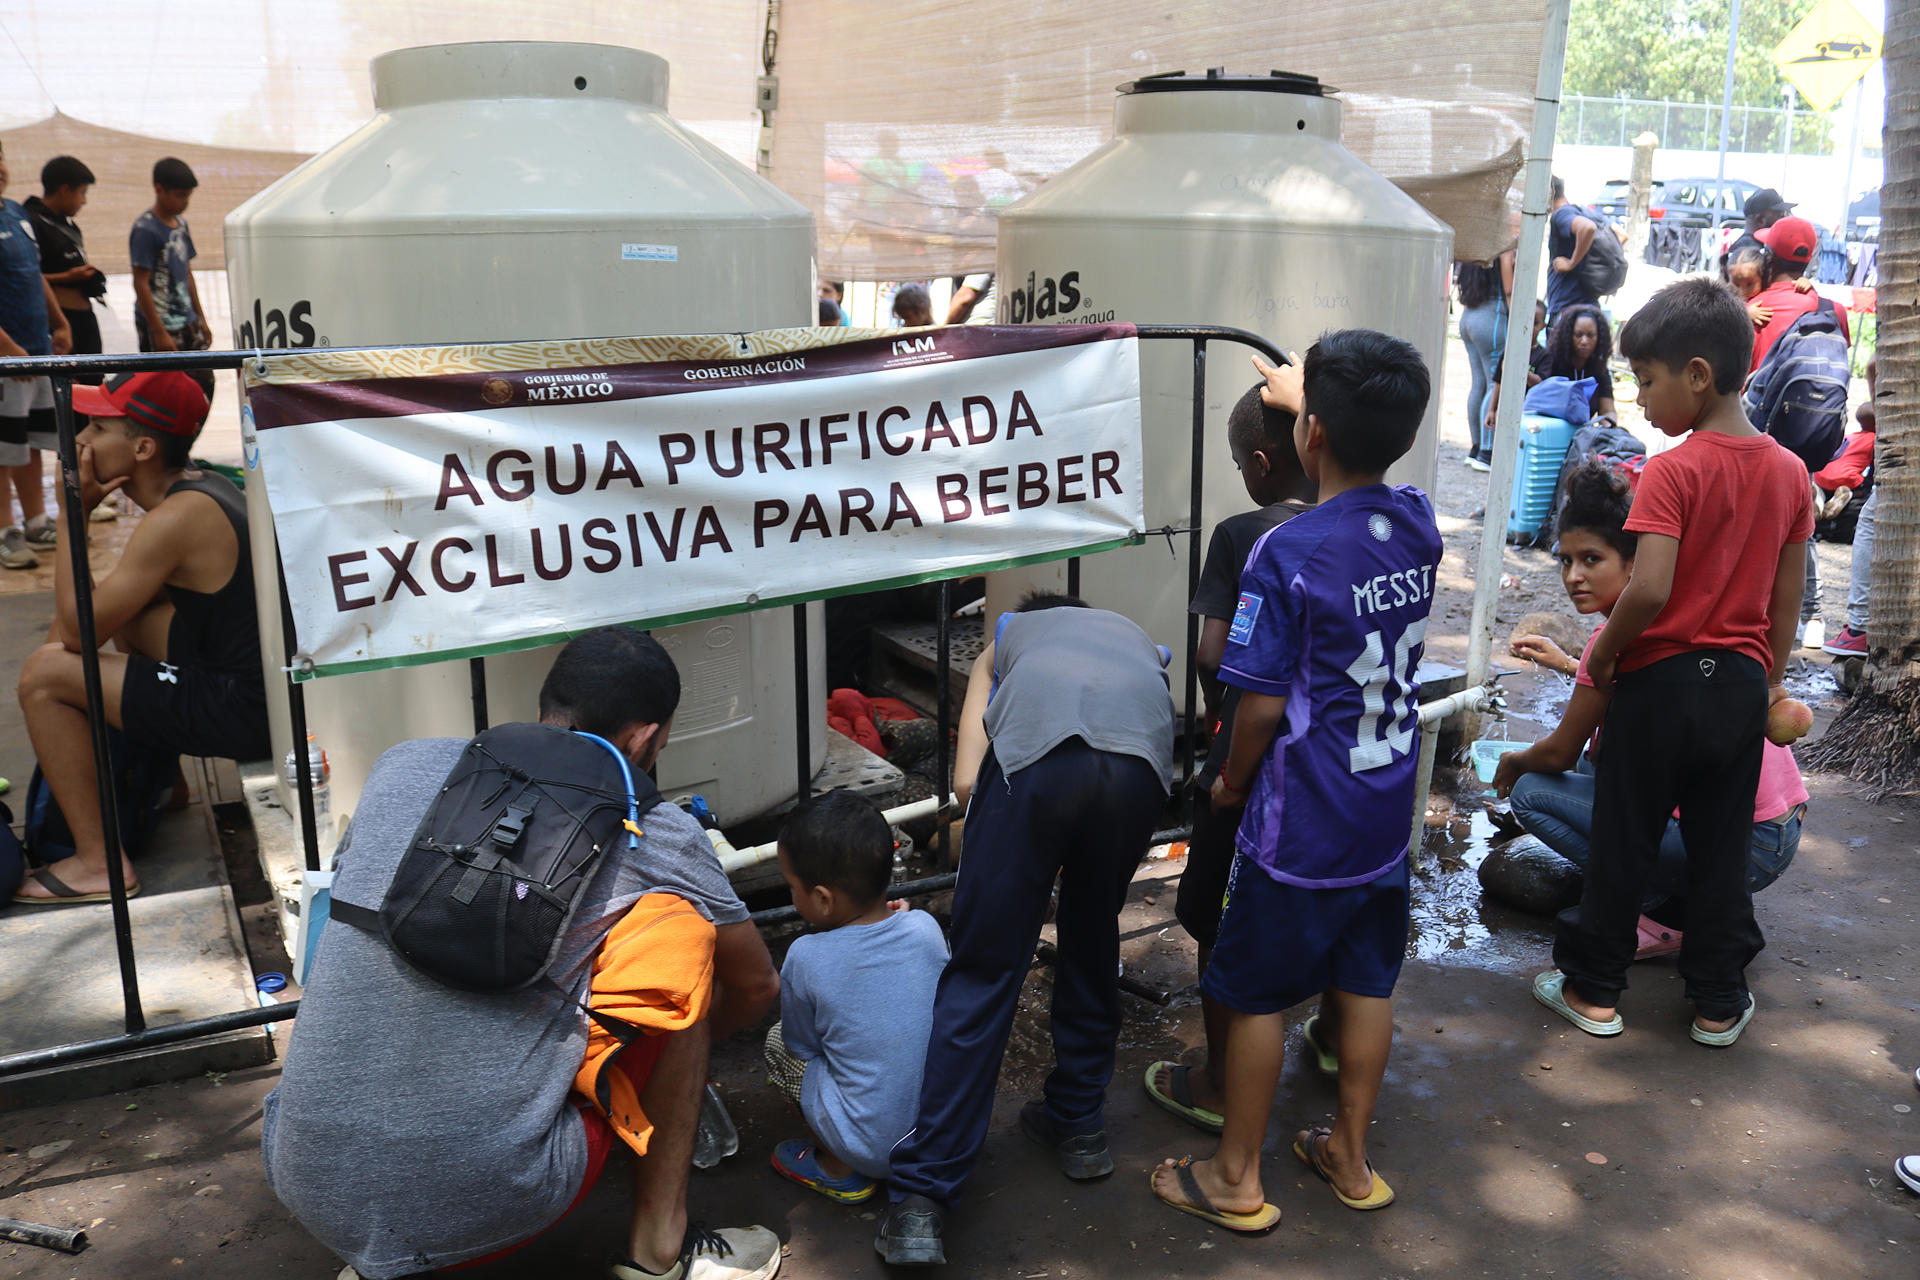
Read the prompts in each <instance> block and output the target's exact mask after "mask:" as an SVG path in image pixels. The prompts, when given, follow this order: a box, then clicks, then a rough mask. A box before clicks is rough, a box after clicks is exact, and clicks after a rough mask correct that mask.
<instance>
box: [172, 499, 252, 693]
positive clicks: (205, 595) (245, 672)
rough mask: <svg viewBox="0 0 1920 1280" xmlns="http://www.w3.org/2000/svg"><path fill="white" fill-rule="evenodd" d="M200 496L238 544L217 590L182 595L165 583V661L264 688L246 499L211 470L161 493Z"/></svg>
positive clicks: (182, 592)
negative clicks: (169, 605)
mask: <svg viewBox="0 0 1920 1280" xmlns="http://www.w3.org/2000/svg"><path fill="white" fill-rule="evenodd" d="M183 491H191V492H194V493H204V494H206V495H207V496H208V497H209V498H212V499H213V500H214V501H215V502H217V503H219V504H220V510H221V512H222V514H224V515H225V516H226V517H227V523H228V524H230V525H232V526H233V536H234V539H235V541H237V542H238V544H239V553H240V554H239V558H238V559H236V560H235V561H234V565H233V576H232V577H231V578H228V579H227V585H226V586H224V587H221V588H220V589H219V590H218V591H214V592H202V591H188V590H186V589H185V588H184V587H176V586H173V585H171V584H169V585H168V587H167V599H168V600H170V601H172V602H173V626H172V627H171V628H170V629H169V630H168V631H167V661H168V662H170V663H172V664H173V665H174V666H180V667H185V666H193V667H201V668H204V669H207V670H212V671H223V672H226V673H227V674H229V675H232V676H234V677H236V678H238V679H240V680H242V681H245V682H247V683H250V684H254V685H264V683H265V677H264V676H263V675H262V674H261V670H260V618H259V615H258V614H257V613H256V612H255V611H254V610H255V606H254V599H253V551H252V547H251V545H250V543H249V540H248V538H247V500H246V498H244V497H242V496H241V493H240V491H239V490H238V489H236V488H234V486H233V482H232V481H231V480H229V479H227V478H226V477H225V476H223V475H219V474H217V473H216V472H212V471H202V472H200V473H199V474H198V475H197V476H195V477H193V478H191V479H185V480H178V481H176V482H175V483H174V485H173V487H172V488H170V489H168V490H167V496H168V497H169V498H171V497H172V496H173V495H174V494H176V493H181V492H183Z"/></svg>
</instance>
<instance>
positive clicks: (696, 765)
mask: <svg viewBox="0 0 1920 1280" xmlns="http://www.w3.org/2000/svg"><path fill="white" fill-rule="evenodd" d="M373 96H374V106H375V111H376V114H375V116H374V118H373V119H372V120H371V121H370V122H368V123H367V124H366V125H365V126H364V127H362V128H361V129H359V130H358V131H356V132H355V133H353V134H352V135H350V136H349V137H347V138H346V139H344V140H342V141H341V142H340V143H339V144H337V145H336V146H334V147H332V148H331V149H329V150H328V151H326V152H324V153H322V154H321V155H318V156H316V157H314V158H313V159H312V160H310V161H308V162H307V163H305V164H303V165H301V166H300V167H299V168H298V169H296V170H294V171H293V172H292V173H290V174H288V175H287V176H286V177H284V178H282V179H281V180H280V181H279V182H277V183H275V184H274V185H273V186H271V187H269V188H267V189H266V190H265V191H263V192H261V193H260V194H259V195H257V196H255V197H254V198H253V199H251V200H249V201H248V202H247V203H246V204H244V205H242V206H241V207H240V208H239V209H236V210H235V211H234V212H233V213H232V214H231V215H229V217H228V218H227V222H226V234H227V262H228V280H229V286H230V290H231V295H232V302H233V315H234V322H235V333H234V345H235V347H237V348H241V349H247V348H253V347H287V346H296V347H297V346H351V345H378V344H386V343H439V342H449V343H452V342H477V341H503V340H511V339H521V338H575V337H610V336H622V335H644V334H675V333H720V332H739V331H749V330H755V329H768V328H779V327H785V326H803V325H807V324H810V323H812V320H813V315H814V300H813V292H814V291H813V218H812V215H811V214H809V213H808V212H807V211H806V209H805V208H803V207H802V206H801V205H800V204H798V203H796V202H795V201H793V200H791V199H789V198H788V197H787V196H785V195H783V194H781V193H780V192H779V191H777V190H775V189H774V187H772V186H771V185H770V184H768V183H767V182H765V181H763V180H762V179H760V178H759V177H758V176H757V175H755V174H754V173H752V172H750V171H749V170H748V169H746V168H745V167H743V166H742V165H740V164H739V163H737V162H736V161H734V160H733V159H732V158H731V157H729V156H727V155H726V154H724V153H723V152H721V151H719V150H718V149H717V148H715V147H713V146H711V145H709V144H708V143H706V142H705V141H703V140H702V139H700V138H699V137H698V136H696V135H695V134H693V133H691V132H689V131H688V130H686V129H685V128H683V127H682V126H681V125H679V124H678V123H676V122H675V121H674V120H673V119H672V117H670V116H669V115H668V114H667V112H666V102H667V64H666V62H665V61H664V60H663V59H661V58H659V57H657V56H655V55H653V54H650V53H643V52H641V51H639V50H636V49H625V48H618V47H614V46H608V45H581V44H544V43H494V44H460V45H436V46H429V47H424V48H417V49H402V50H398V51H396V52H393V53H388V54H383V55H381V56H380V57H378V58H376V59H374V61H373ZM248 453H249V457H250V458H251V457H253V456H255V455H254V451H253V449H252V447H251V442H249V448H248ZM248 480H249V483H248V485H247V500H248V510H249V517H250V525H251V528H252V531H253V548H254V565H255V575H256V581H259V582H262V583H271V582H273V581H274V580H275V573H276V564H277V562H276V558H275V557H276V550H275V544H274V539H273V533H272V524H271V513H270V512H269V510H268V507H267V498H266V486H265V484H264V483H262V482H261V478H260V475H259V473H258V472H255V473H253V474H252V475H250V476H249V477H248ZM810 618H811V625H810V627H809V647H808V651H809V653H810V655H812V659H813V660H812V663H811V665H810V669H809V671H808V680H809V683H810V685H811V686H812V692H811V700H812V706H813V708H814V719H815V724H814V726H813V730H812V739H811V744H812V749H813V765H814V768H816V769H817V768H818V767H819V766H820V764H821V763H822V762H823V760H824V758H825V751H826V734H825V730H824V714H825V713H824V707H825V700H826V688H825V683H826V681H825V665H824V654H825V643H824V636H823V631H822V627H821V622H820V610H819V606H817V605H816V606H813V607H812V609H811V610H810ZM792 619H793V614H792V611H791V610H789V609H773V610H766V611H761V612H755V613H747V614H739V615H735V616H732V617H729V618H722V619H715V620H712V621H707V622H698V623H689V624H687V625H684V626H676V627H668V628H664V629H662V630H660V631H658V632H656V634H657V635H658V636H659V637H660V639H661V641H662V642H663V643H664V644H665V645H666V646H667V648H668V649H669V651H671V652H672V654H673V656H674V660H675V662H676V663H677V664H678V666H679V668H680V677H681V682H682V694H681V701H680V709H679V712H678V715H677V716H676V718H675V721H674V727H673V737H672V741H671V743H670V745H669V747H668V749H667V751H666V753H665V754H664V755H663V757H662V758H661V762H660V768H659V774H660V778H659V781H660V784H661V789H662V790H663V791H664V792H666V793H667V794H668V795H669V796H672V795H677V794H684V793H686V792H690V791H699V792H702V793H704V794H706V795H707V796H708V797H709V799H710V800H711V801H712V802H713V806H714V809H715V810H716V812H718V813H719V815H720V816H721V818H722V819H723V820H725V821H728V822H732V821H737V820H740V819H743V818H748V817H751V816H754V815H755V814H758V813H762V812H764V811H766V810H767V809H769V808H771V807H773V806H775V805H777V804H778V803H780V802H781V801H782V800H784V799H786V798H788V797H790V796H792V795H793V793H794V784H795V754H796V726H795V721H794V703H795V688H796V685H795V673H794V665H793V625H792ZM260 620H261V639H262V647H263V650H264V657H265V661H266V664H267V667H268V681H267V687H268V689H269V690H270V691H271V692H272V707H271V710H272V716H273V733H274V751H275V755H276V757H279V756H284V754H285V753H286V751H287V749H288V747H289V745H290V730H289V728H288V725H287V714H286V697H285V693H284V689H283V686H282V679H281V677H280V674H279V666H280V664H281V662H283V661H284V656H283V654H284V651H283V647H282V640H281V629H280V618H279V614H278V610H277V606H276V604H275V600H274V597H273V596H272V594H271V593H268V592H263V593H262V601H261V611H260ZM553 652H554V651H553V649H551V648H545V649H538V650H532V651H527V652H522V653H517V654H509V655H505V656H501V657H494V658H489V659H487V660H486V665H487V683H488V702H489V708H488V709H489V713H490V718H491V719H492V720H493V721H495V722H499V721H503V720H511V719H531V718H533V716H534V715H535V712H536V698H537V694H538V691H539V686H540V681H541V679H542V678H543V676H544V675H545V673H546V669H547V667H548V666H549V665H550V663H551V661H552V656H553ZM306 703H307V717H308V724H309V727H310V728H311V730H312V731H313V733H314V734H315V736H316V737H317V738H318V740H319V742H320V743H321V745H322V746H323V747H324V748H325V749H326V751H327V753H328V757H329V760H330V762H331V764H332V766H333V784H332V785H333V807H334V812H335V813H336V814H337V815H340V816H342V817H345V816H348V815H350V814H351V812H352V810H353V807H354V805H355V804H356V803H357V801H358V798H359V793H360V789H361V786H362V784H363V783H364V781H365V778H366V774H367V771H368V769H369V768H370V767H371V766H372V764H373V762H374V760H375V759H376V758H377V757H378V756H379V754H380V752H382V751H383V750H385V749H386V748H387V747H388V746H390V745H392V744H393V743H395V742H398V741H401V740H403V739H406V738H414V737H427V736H435V735H444V736H451V737H465V736H467V735H468V734H470V733H471V732H472V725H473V718H472V704H471V701H470V697H469V679H468V671H467V664H466V663H464V662H452V663H442V664H438V665H434V666H428V667H415V668H409V669H406V670H401V671H389V672H378V673H374V674H370V675H357V676H339V677H333V678H330V679H325V680H318V681H314V682H311V683H309V684H307V685H306ZM322 843H323V845H325V846H327V847H328V848H330V847H331V841H330V840H327V839H326V838H325V837H324V836H323V840H322Z"/></svg>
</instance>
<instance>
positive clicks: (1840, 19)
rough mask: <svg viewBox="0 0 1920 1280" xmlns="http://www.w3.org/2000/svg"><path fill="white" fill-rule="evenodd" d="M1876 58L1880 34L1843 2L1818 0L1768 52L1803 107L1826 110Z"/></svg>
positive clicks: (1845, 1)
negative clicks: (1770, 51)
mask: <svg viewBox="0 0 1920 1280" xmlns="http://www.w3.org/2000/svg"><path fill="white" fill-rule="evenodd" d="M1879 57H1880V32H1879V30H1878V29H1877V28H1876V27H1875V26H1874V25H1873V24H1872V23H1871V22H1869V21H1867V20H1866V19H1865V18H1863V17H1861V16H1860V11H1859V10H1858V9H1856V8H1854V7H1853V6H1852V5H1851V4H1849V3H1848V2H1847V0H1821V3H1820V4H1818V5H1815V6H1814V9H1813V12H1811V13H1809V14H1808V15H1807V16H1806V17H1804V18H1802V19H1800V22H1799V25H1798V26H1796V27H1794V29H1793V30H1792V31H1789V32H1788V33H1787V38H1786V39H1785V40H1782V41H1781V42H1780V44H1779V47H1777V48H1776V49H1774V51H1773V62H1774V65H1775V66H1777V67H1779V68H1780V74H1781V75H1784V76H1785V77H1786V78H1787V79H1789V80H1791V81H1792V82H1793V87H1794V88H1796V89H1798V90H1799V91H1800V96H1801V97H1802V98H1804V99H1806V102H1807V105H1808V106H1810V107H1812V108H1814V109H1815V110H1816V111H1829V110H1831V109H1832V108H1833V104H1834V103H1836V102H1838V101H1840V95H1841V94H1843V93H1845V92H1846V91H1847V90H1848V89H1850V88H1852V87H1853V82H1854V81H1856V80H1858V79H1859V78H1860V77H1861V76H1863V75H1865V74H1866V73H1867V68H1868V67H1871V66H1872V65H1873V64H1874V63H1875V62H1876V61H1878V60H1879Z"/></svg>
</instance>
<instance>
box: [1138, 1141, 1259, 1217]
mask: <svg viewBox="0 0 1920 1280" xmlns="http://www.w3.org/2000/svg"><path fill="white" fill-rule="evenodd" d="M1173 1173H1174V1176H1175V1177H1176V1178H1178V1179H1179V1182H1180V1194H1181V1195H1183V1196H1185V1197H1186V1198H1187V1203H1185V1204H1181V1203H1180V1202H1179V1201H1178V1200H1169V1199H1167V1197H1165V1196H1163V1195H1161V1194H1160V1188H1159V1187H1157V1186H1154V1182H1153V1175H1152V1174H1151V1173H1149V1174H1148V1175H1147V1185H1148V1186H1150V1187H1153V1194H1154V1195H1155V1196H1156V1197H1157V1198H1158V1199H1159V1200H1160V1202H1161V1203H1162V1204H1165V1205H1168V1206H1170V1207H1172V1208H1175V1209H1178V1210H1179V1211H1180V1212H1182V1213H1190V1214H1192V1215H1193V1216H1194V1217H1196V1218H1199V1219H1201V1220H1203V1221H1205V1222H1211V1223H1212V1224H1213V1225H1214V1226H1216V1227H1225V1228H1226V1229H1227V1230H1228V1231H1236V1232H1239V1233H1240V1234H1241V1235H1246V1236H1263V1235H1265V1234H1267V1232H1269V1231H1271V1230H1273V1229H1274V1228H1275V1227H1277V1226H1279V1225H1280V1209H1279V1207H1278V1206H1277V1205H1271V1204H1262V1205H1261V1206H1260V1207H1259V1208H1258V1209H1256V1210H1254V1211H1253V1212H1252V1213H1233V1212H1231V1211H1229V1210H1226V1209H1218V1208H1215V1207H1214V1203H1213V1201H1211V1200H1209V1199H1207V1193H1206V1192H1204V1191H1202V1190H1201V1189H1200V1180H1199V1179H1198V1178H1196V1177H1194V1176H1193V1157H1192V1156H1182V1157H1181V1158H1180V1163H1178V1164H1176V1165H1174V1166H1173Z"/></svg>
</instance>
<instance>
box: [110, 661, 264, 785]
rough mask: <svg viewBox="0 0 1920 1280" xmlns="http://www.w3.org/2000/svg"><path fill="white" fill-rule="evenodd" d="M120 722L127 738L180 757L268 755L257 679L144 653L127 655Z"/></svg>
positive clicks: (248, 758) (262, 690) (232, 757)
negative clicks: (170, 660) (152, 656)
mask: <svg viewBox="0 0 1920 1280" xmlns="http://www.w3.org/2000/svg"><path fill="white" fill-rule="evenodd" d="M120 724H121V726H122V728H123V729H124V730H125V732H126V735H127V741H129V742H132V743H136V744H138V745H140V746H145V747H159V748H162V749H163V750H167V751H177V752H179V753H180V754H181V755H183V756H218V757H222V758H224V759H228V760H260V759H264V758H266V757H267V756H270V755H272V754H273V740H272V737H271V735H269V734H268V732H267V695H266V691H265V690H264V689H262V688H261V687H260V685H259V684H258V683H257V682H254V681H249V680H242V679H239V678H237V677H235V676H233V675H230V674H228V673H227V672H224V671H209V670H207V669H206V668H204V667H192V666H185V667H177V666H174V665H173V664H172V663H167V662H155V661H154V660H153V659H152V658H149V657H147V656H146V655H145V654H139V653H136V654H130V655H129V656H128V658H127V677H126V683H125V684H123V685H122V686H121V688H120Z"/></svg>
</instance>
